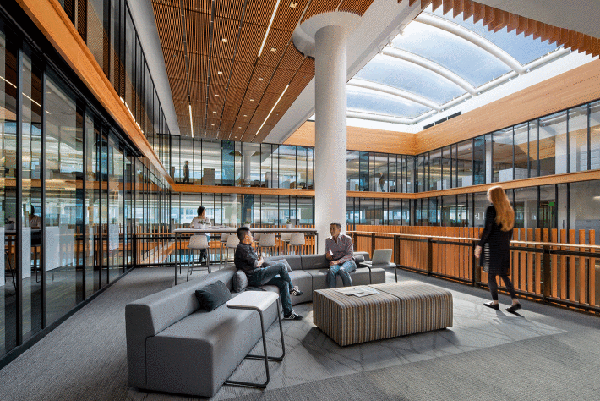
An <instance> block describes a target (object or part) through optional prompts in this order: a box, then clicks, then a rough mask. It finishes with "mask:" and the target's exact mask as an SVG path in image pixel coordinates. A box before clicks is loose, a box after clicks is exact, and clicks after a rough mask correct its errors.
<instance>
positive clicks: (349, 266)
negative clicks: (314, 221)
mask: <svg viewBox="0 0 600 401" xmlns="http://www.w3.org/2000/svg"><path fill="white" fill-rule="evenodd" d="M329 232H330V233H331V237H329V238H327V239H326V240H325V257H326V258H327V260H329V273H328V274H327V286H328V287H329V288H335V284H336V283H335V282H336V278H335V276H337V275H338V274H339V275H340V277H341V278H342V283H343V285H344V287H350V286H351V285H352V277H350V273H352V272H353V271H355V270H356V263H355V262H354V258H353V254H352V238H350V237H349V236H347V235H344V234H342V225H341V224H340V223H331V224H330V225H329Z"/></svg>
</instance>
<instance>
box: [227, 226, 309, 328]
mask: <svg viewBox="0 0 600 401" xmlns="http://www.w3.org/2000/svg"><path fill="white" fill-rule="evenodd" d="M237 237H238V238H239V240H240V243H239V244H238V246H237V249H236V250H235V258H234V263H235V266H236V267H237V268H238V270H242V271H243V272H244V273H246V275H247V276H248V284H249V285H251V286H253V287H259V286H261V285H265V284H271V285H275V286H277V287H278V288H279V297H280V299H281V307H282V308H283V318H284V319H287V320H302V318H303V317H302V316H300V315H298V314H297V313H296V312H294V310H293V309H292V300H291V299H290V294H292V295H302V294H303V293H302V291H300V290H299V289H298V287H294V286H292V279H291V277H290V275H289V274H288V272H287V269H286V267H285V265H284V264H282V263H280V262H271V263H270V265H269V266H265V265H264V263H265V261H264V259H263V258H262V257H261V258H259V257H258V255H257V254H256V252H254V249H253V248H252V244H253V243H254V238H253V237H252V234H251V233H250V229H249V228H247V227H241V228H238V229H237ZM277 276H279V277H277Z"/></svg>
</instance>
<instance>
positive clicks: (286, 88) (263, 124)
mask: <svg viewBox="0 0 600 401" xmlns="http://www.w3.org/2000/svg"><path fill="white" fill-rule="evenodd" d="M289 87H290V86H289V85H286V86H285V89H284V90H283V92H281V96H279V99H277V101H276V102H275V104H274V105H273V108H272V109H271V111H270V112H269V115H268V116H267V118H265V121H263V123H262V125H261V126H260V128H259V129H258V131H256V134H255V135H254V136H255V137H257V136H258V133H259V132H260V130H261V129H262V127H264V126H265V123H266V122H267V120H268V119H269V117H271V113H272V112H273V110H275V107H277V105H278V104H279V101H280V100H281V98H282V97H283V95H285V92H286V91H287V90H288V88H289Z"/></svg>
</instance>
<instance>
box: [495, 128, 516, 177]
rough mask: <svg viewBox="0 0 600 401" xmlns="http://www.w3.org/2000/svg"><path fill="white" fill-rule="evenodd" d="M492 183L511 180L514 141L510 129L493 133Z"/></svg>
mask: <svg viewBox="0 0 600 401" xmlns="http://www.w3.org/2000/svg"><path fill="white" fill-rule="evenodd" d="M493 141H494V154H493V158H494V159H493V160H494V177H493V178H494V182H504V181H510V180H512V179H513V166H514V164H513V161H514V153H513V151H514V146H513V143H514V139H513V130H512V128H507V129H503V130H499V131H496V132H494V134H493Z"/></svg>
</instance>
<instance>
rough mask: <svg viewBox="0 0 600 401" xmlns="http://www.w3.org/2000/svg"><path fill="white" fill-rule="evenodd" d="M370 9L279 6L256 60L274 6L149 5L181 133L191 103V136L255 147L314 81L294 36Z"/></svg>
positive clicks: (231, 0) (356, 0)
mask: <svg viewBox="0 0 600 401" xmlns="http://www.w3.org/2000/svg"><path fill="white" fill-rule="evenodd" d="M372 3H373V0H326V1H320V0H293V1H281V2H280V4H279V7H278V9H277V12H276V13H275V17H274V18H273V23H272V25H271V27H270V30H269V33H268V36H267V40H266V41H265V45H264V48H263V50H262V53H261V55H260V57H259V56H258V53H259V49H260V47H261V44H262V43H263V39H264V37H265V35H266V34H267V29H268V27H269V23H270V21H271V16H272V14H273V11H274V9H275V4H276V0H243V1H242V0H219V1H211V0H181V1H180V0H153V1H152V5H153V9H154V16H155V20H156V26H157V29H158V35H159V38H160V40H161V45H162V49H163V55H164V58H165V64H166V68H167V76H168V78H169V83H170V85H171V91H172V94H173V102H174V105H175V112H176V114H177V120H178V124H179V128H180V131H181V132H182V134H184V135H186V134H187V135H191V132H192V130H191V128H192V127H191V126H190V115H189V110H188V106H189V104H191V105H192V117H193V124H194V127H193V131H194V134H195V136H196V135H197V136H201V137H203V138H208V139H232V140H243V141H254V142H261V141H262V140H263V139H264V138H265V137H266V136H267V135H268V134H269V132H270V130H271V129H272V128H273V127H274V126H275V125H276V124H277V122H278V121H279V119H280V118H281V117H282V116H283V115H284V114H285V112H286V111H287V109H288V108H289V107H290V106H291V105H292V103H293V102H294V100H296V98H297V97H298V95H299V94H300V93H301V92H302V91H303V90H304V88H305V87H306V85H307V84H308V83H309V82H310V81H311V80H312V79H313V77H314V60H313V59H310V58H305V57H304V56H303V55H302V54H301V53H300V52H299V51H298V50H297V49H296V48H295V47H294V45H293V43H292V33H293V31H294V29H296V27H297V26H298V24H299V23H300V22H301V21H304V20H306V19H308V18H310V17H311V16H313V15H316V14H320V13H324V12H329V11H335V10H340V11H345V12H350V13H355V14H358V15H363V14H364V13H365V12H366V11H367V9H368V8H369V6H370V5H371V4H372ZM182 15H183V21H184V22H183V23H182V17H181V16H182ZM183 25H185V26H183ZM184 38H185V39H186V40H187V57H188V59H189V67H188V66H187V65H186V59H185V45H184ZM286 87H287V89H286ZM284 92H285V93H284ZM282 94H283V96H282ZM188 96H189V100H188ZM278 100H279V103H277V101H278ZM276 104H277V106H276V107H275V108H274V106H275V105H276ZM271 111H272V112H271ZM269 113H270V114H269ZM267 116H268V119H267ZM265 119H267V120H265ZM213 124H214V125H213ZM261 126H262V128H261ZM259 129H260V131H259Z"/></svg>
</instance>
